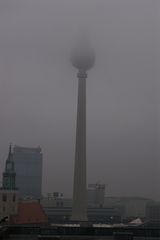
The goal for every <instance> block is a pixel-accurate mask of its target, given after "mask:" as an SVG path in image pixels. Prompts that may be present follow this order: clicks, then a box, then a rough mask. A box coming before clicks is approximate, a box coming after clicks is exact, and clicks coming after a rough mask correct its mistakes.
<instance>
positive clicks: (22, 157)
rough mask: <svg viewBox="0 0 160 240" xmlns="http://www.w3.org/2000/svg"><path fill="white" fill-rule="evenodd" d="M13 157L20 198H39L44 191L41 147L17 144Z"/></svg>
mask: <svg viewBox="0 0 160 240" xmlns="http://www.w3.org/2000/svg"><path fill="white" fill-rule="evenodd" d="M13 159H14V163H15V172H16V185H17V187H18V189H19V196H20V198H28V197H29V198H36V199H39V198H40V197H41V191H42V151H41V148H40V147H38V148H28V147H20V146H15V147H14V148H13Z"/></svg>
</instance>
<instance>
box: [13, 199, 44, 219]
mask: <svg viewBox="0 0 160 240" xmlns="http://www.w3.org/2000/svg"><path fill="white" fill-rule="evenodd" d="M12 222H13V223H14V224H42V223H44V224H46V223H47V222H48V219H47V215H46V214H45V212H44V210H43V208H42V206H41V205H40V203H38V202H21V203H19V205H18V214H17V215H16V216H13V217H12Z"/></svg>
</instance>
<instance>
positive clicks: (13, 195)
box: [0, 145, 18, 219]
mask: <svg viewBox="0 0 160 240" xmlns="http://www.w3.org/2000/svg"><path fill="white" fill-rule="evenodd" d="M17 208H18V190H17V188H16V173H15V169H14V161H13V154H12V149H11V145H10V147H9V153H8V158H7V160H6V164H5V171H4V172H3V179H2V187H1V188H0V219H2V218H5V217H8V218H10V217H11V216H12V215H15V214H17Z"/></svg>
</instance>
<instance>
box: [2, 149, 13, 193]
mask: <svg viewBox="0 0 160 240" xmlns="http://www.w3.org/2000/svg"><path fill="white" fill-rule="evenodd" d="M2 188H3V189H6V190H15V189H16V173H15V169H14V161H13V155H12V147H11V145H10V146H9V153H8V158H7V160H6V165H5V171H4V173H3V182H2Z"/></svg>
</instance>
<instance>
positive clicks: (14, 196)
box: [2, 193, 16, 202]
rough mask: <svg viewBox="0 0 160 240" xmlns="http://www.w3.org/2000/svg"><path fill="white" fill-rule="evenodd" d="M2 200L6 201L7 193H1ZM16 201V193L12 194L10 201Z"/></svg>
mask: <svg viewBox="0 0 160 240" xmlns="http://www.w3.org/2000/svg"><path fill="white" fill-rule="evenodd" d="M2 201H3V202H7V194H5V193H4V194H3V195H2ZM15 201H16V194H13V196H12V202H15Z"/></svg>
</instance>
